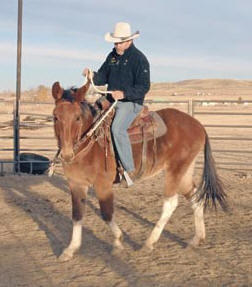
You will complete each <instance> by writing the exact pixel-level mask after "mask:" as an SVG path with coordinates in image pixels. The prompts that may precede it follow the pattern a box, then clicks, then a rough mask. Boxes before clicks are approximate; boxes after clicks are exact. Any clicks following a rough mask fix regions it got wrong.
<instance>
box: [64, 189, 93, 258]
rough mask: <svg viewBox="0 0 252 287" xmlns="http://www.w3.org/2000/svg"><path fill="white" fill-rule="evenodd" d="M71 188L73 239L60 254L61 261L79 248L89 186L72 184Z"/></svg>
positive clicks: (71, 255)
mask: <svg viewBox="0 0 252 287" xmlns="http://www.w3.org/2000/svg"><path fill="white" fill-rule="evenodd" d="M70 189H71V194H72V220H73V231H72V239H71V241H70V243H69V245H68V247H67V248H66V249H64V251H63V253H62V254H61V255H60V257H59V260H60V261H68V260H70V259H72V257H73V255H74V253H76V252H77V251H78V250H79V248H80V246H81V240H82V218H83V213H84V209H85V203H86V195H87V191H88V187H80V186H74V185H71V184H70Z"/></svg>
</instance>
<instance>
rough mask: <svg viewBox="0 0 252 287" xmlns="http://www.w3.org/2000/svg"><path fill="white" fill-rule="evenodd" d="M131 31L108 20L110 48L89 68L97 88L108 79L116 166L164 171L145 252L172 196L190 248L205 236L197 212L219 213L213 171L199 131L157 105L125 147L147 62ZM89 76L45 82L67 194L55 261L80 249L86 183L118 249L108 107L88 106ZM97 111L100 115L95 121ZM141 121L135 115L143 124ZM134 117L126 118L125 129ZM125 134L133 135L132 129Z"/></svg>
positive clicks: (222, 197) (171, 206)
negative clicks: (65, 235)
mask: <svg viewBox="0 0 252 287" xmlns="http://www.w3.org/2000/svg"><path fill="white" fill-rule="evenodd" d="M137 35H138V33H135V34H133V35H132V34H131V32H130V27H129V25H128V24H126V23H118V24H117V25H116V28H115V31H114V33H113V34H112V35H107V36H106V39H108V40H110V41H111V40H112V39H113V41H114V42H116V44H115V49H114V50H113V52H112V53H110V54H109V56H108V58H107V60H106V61H105V63H104V64H103V65H102V67H101V68H100V70H99V71H98V72H97V73H94V75H93V78H94V82H95V83H96V84H100V85H101V84H106V83H108V88H109V90H112V92H111V96H112V100H116V101H115V102H114V104H116V105H117V106H116V114H115V119H114V121H113V125H112V132H113V136H114V140H115V143H116V147H117V151H118V153H119V157H120V161H121V163H122V165H123V168H125V169H126V170H127V171H131V170H133V169H134V168H135V170H136V173H137V176H138V177H139V175H140V178H141V179H144V178H146V179H147V178H149V177H151V176H154V175H155V174H157V173H158V172H161V171H163V173H164V192H163V196H164V199H163V208H162V212H161V215H160V218H159V220H158V221H157V223H156V224H155V227H154V228H153V230H152V231H151V233H150V235H149V236H148V238H147V240H146V241H145V244H144V246H145V248H147V250H153V248H154V245H155V244H156V243H157V242H158V240H159V238H160V236H161V234H162V231H163V229H164V227H165V225H166V223H167V222H168V221H169V219H170V217H171V216H172V214H173V212H174V211H175V209H176V207H177V205H178V197H179V196H184V197H185V198H186V199H187V200H188V202H189V203H190V205H191V207H192V209H193V215H194V222H195V235H194V237H193V238H192V239H191V241H190V242H189V243H190V244H191V245H193V246H198V245H199V244H200V243H201V242H202V241H204V239H205V237H206V232H205V224H204V209H205V208H207V207H208V206H210V207H211V206H213V207H215V208H216V206H217V203H219V204H220V205H221V207H222V208H223V209H224V210H226V209H227V200H226V194H225V192H224V189H223V186H222V183H221V180H220V178H219V177H218V174H217V170H216V168H215V162H214V158H213V155H212V151H211V146H210V141H209V138H208V134H207V131H206V130H205V128H204V127H203V125H202V124H201V123H200V122H199V121H198V120H197V119H195V118H193V117H191V116H190V115H188V114H186V113H184V112H182V111H179V110H176V109H172V108H163V109H161V110H157V111H155V112H153V114H154V115H155V116H153V117H152V118H151V117H149V119H150V120H149V122H152V123H155V124H153V125H149V127H150V129H148V128H146V126H145V125H144V124H143V125H142V131H143V132H142V134H141V133H140V135H141V136H142V138H141V137H140V139H139V133H138V132H136V133H135V134H134V136H135V139H134V141H131V143H132V147H131V146H130V143H129V141H128V142H127V139H126V140H125V138H127V134H126V131H127V127H128V126H129V125H130V123H131V122H132V121H133V119H134V117H136V115H137V114H138V112H139V111H140V109H141V107H142V103H143V99H144V96H145V94H146V93H147V91H148V90H149V85H150V84H149V64H148V61H147V60H146V58H145V56H144V55H143V54H142V53H141V52H140V51H138V50H137V49H136V48H135V46H134V45H133V43H132V40H133V39H134V38H136V37H137ZM125 41H126V42H125ZM118 42H119V43H120V44H117V43H118ZM84 74H85V75H88V77H89V79H90V81H91V82H92V73H91V74H90V73H89V72H88V69H85V70H84ZM120 79H122V80H121V81H120ZM90 81H88V82H87V83H86V84H85V85H84V86H83V87H81V88H78V89H70V90H64V89H63V88H62V87H61V86H60V83H59V82H55V83H54V84H53V86H52V96H53V98H54V100H55V107H54V111H53V119H54V130H55V136H56V139H57V143H58V147H59V150H58V152H57V155H56V157H57V156H58V157H59V158H60V159H61V162H62V167H63V170H64V175H65V176H66V178H67V181H68V184H69V188H70V191H71V197H72V220H73V229H72V238H71V241H70V243H69V245H68V246H67V248H65V249H64V251H63V252H62V254H61V255H60V260H61V261H66V260H70V259H71V258H73V256H74V254H75V253H76V252H77V251H78V250H79V249H80V247H81V244H82V220H83V216H84V212H85V206H86V197H87V192H88V189H89V188H90V187H92V188H93V189H94V191H95V193H96V196H97V199H98V202H99V205H100V211H101V216H102V219H103V220H104V221H105V222H106V223H107V224H108V226H109V227H110V229H111V231H112V233H113V235H114V240H113V241H114V242H113V247H114V248H115V250H119V251H120V252H121V250H123V242H122V239H123V238H122V237H123V232H122V230H121V229H120V227H119V225H118V224H117V222H116V218H115V214H114V190H113V188H112V186H113V184H114V182H115V178H116V176H117V163H116V159H115V155H114V152H113V150H112V149H111V148H110V145H109V144H108V143H110V141H109V140H108V138H109V137H108V135H110V133H107V132H106V131H107V128H108V126H109V124H110V122H111V121H108V120H110V119H111V120H112V118H111V117H107V115H108V113H107V112H110V109H111V108H113V105H114V104H113V105H112V106H111V107H110V108H109V110H108V111H107V112H105V114H104V113H102V114H100V113H99V111H97V109H96V108H95V105H92V104H91V103H89V102H88V101H87V100H86V93H87V90H88V88H89V85H90ZM107 92H109V91H107ZM117 100H118V102H117ZM150 113H151V112H150ZM104 116H106V120H103V119H104ZM154 117H155V119H154ZM146 118H148V117H145V118H144V120H143V118H140V119H141V121H142V122H144V123H146V122H148V120H146ZM158 118H159V120H158ZM138 119H139V117H137V118H136V119H135V120H134V122H133V123H132V126H133V127H131V129H132V130H133V128H135V125H134V124H135V121H137V120H138ZM107 121H108V122H107ZM98 124H99V125H98ZM162 125H163V126H162ZM97 127H98V128H97ZM129 134H130V137H131V139H133V138H132V133H131V132H130V133H129ZM153 135H154V136H153ZM125 146H126V147H125ZM131 148H132V153H131ZM202 152H203V157H204V164H203V173H202V177H201V181H200V182H197V180H195V178H194V169H195V163H196V161H197V159H198V158H199V157H200V156H201V154H202ZM132 154H133V156H134V161H133V159H132ZM129 157H130V159H129ZM153 192H155V189H153ZM146 208H147V207H146Z"/></svg>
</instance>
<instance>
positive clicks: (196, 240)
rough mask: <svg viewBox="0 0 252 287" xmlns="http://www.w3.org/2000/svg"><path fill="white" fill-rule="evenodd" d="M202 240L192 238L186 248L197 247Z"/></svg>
mask: <svg viewBox="0 0 252 287" xmlns="http://www.w3.org/2000/svg"><path fill="white" fill-rule="evenodd" d="M204 240H205V239H204V238H199V237H193V239H191V240H190V241H189V242H188V246H191V247H198V246H199V245H200V244H201V243H203V242H204Z"/></svg>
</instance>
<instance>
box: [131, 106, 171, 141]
mask: <svg viewBox="0 0 252 287" xmlns="http://www.w3.org/2000/svg"><path fill="white" fill-rule="evenodd" d="M166 130H167V127H166V125H165V123H164V121H163V120H162V118H161V117H160V116H159V114H158V113H156V112H152V111H149V109H148V107H147V106H143V108H142V110H141V112H140V113H139V115H138V116H137V117H136V118H135V120H134V121H133V122H132V124H131V125H130V127H129V128H128V134H129V137H130V141H131V143H132V144H135V143H141V142H143V138H145V140H147V141H149V140H152V139H153V138H154V137H155V138H159V137H161V136H163V135H164V134H165V133H166Z"/></svg>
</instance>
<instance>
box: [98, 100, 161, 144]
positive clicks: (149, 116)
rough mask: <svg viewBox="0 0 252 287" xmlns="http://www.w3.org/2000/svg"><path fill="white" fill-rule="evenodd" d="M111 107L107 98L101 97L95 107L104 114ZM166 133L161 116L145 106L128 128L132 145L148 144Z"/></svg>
mask: <svg viewBox="0 0 252 287" xmlns="http://www.w3.org/2000/svg"><path fill="white" fill-rule="evenodd" d="M110 105H111V103H110V102H109V101H108V100H107V99H106V97H101V98H100V99H98V100H97V101H96V103H95V107H96V108H98V109H99V110H101V111H102V112H104V111H106V110H108V109H109V107H110ZM113 116H114V115H113ZM113 116H112V117H113ZM111 120H112V119H111ZM166 131H167V127H166V125H165V123H164V121H163V120H162V118H161V117H160V116H159V114H158V113H156V112H153V111H149V109H148V107H147V106H143V108H142V110H141V111H140V113H139V114H138V116H137V117H136V118H135V120H134V121H133V122H132V124H131V125H130V127H129V128H128V134H129V137H130V142H131V144H136V143H142V142H143V141H144V139H145V140H146V141H147V142H148V141H150V140H153V139H157V138H159V137H161V136H163V135H164V134H165V133H166Z"/></svg>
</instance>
